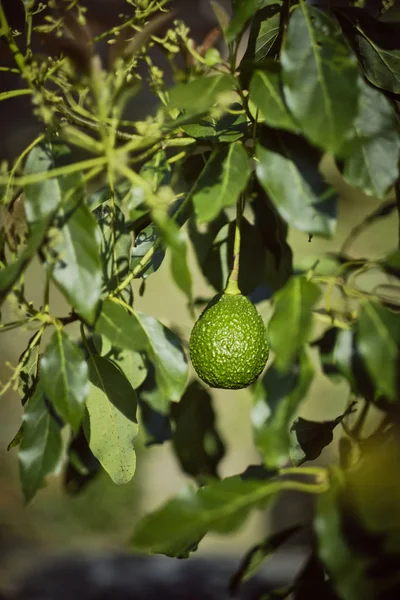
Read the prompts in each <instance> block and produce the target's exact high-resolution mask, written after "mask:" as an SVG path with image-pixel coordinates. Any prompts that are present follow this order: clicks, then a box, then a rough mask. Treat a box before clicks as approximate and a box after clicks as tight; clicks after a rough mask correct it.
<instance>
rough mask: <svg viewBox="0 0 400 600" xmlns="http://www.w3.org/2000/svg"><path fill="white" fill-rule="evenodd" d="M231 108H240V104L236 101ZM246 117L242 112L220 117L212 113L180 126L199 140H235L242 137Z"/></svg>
mask: <svg viewBox="0 0 400 600" xmlns="http://www.w3.org/2000/svg"><path fill="white" fill-rule="evenodd" d="M231 109H233V110H242V111H243V109H242V106H241V105H240V104H238V103H237V102H236V103H235V104H233V105H232V106H231ZM246 124H247V119H246V115H245V114H244V112H242V114H239V115H237V114H231V113H228V114H225V115H222V117H214V116H212V115H208V116H203V117H199V118H197V119H193V123H188V124H185V125H183V126H182V129H183V131H184V132H185V133H187V134H188V135H190V136H191V137H194V138H196V139H200V140H207V141H210V142H214V143H215V142H220V143H222V142H236V141H237V140H239V139H240V138H242V137H243V135H244V132H245V131H246Z"/></svg>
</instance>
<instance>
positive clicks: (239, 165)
mask: <svg viewBox="0 0 400 600" xmlns="http://www.w3.org/2000/svg"><path fill="white" fill-rule="evenodd" d="M249 177H250V164H249V159H248V156H247V153H246V151H245V150H244V148H243V146H242V145H241V143H240V142H234V143H233V144H229V145H228V146H227V147H223V148H221V149H217V150H215V152H213V153H212V155H211V157H210V158H209V160H208V162H207V165H206V167H205V168H204V170H203V172H202V174H201V175H200V177H199V179H198V180H197V182H196V187H195V191H194V195H193V204H194V207H195V211H196V215H197V218H198V221H199V223H207V222H208V221H212V220H213V219H215V218H216V217H217V216H218V214H219V213H220V212H221V210H222V209H223V208H225V207H227V206H231V205H232V204H235V202H237V200H238V198H239V196H240V194H241V192H243V190H244V188H245V187H246V184H247V181H248V179H249Z"/></svg>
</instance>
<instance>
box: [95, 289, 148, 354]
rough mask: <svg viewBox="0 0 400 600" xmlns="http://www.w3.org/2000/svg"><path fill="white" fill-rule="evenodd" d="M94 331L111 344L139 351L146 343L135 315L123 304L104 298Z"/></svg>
mask: <svg viewBox="0 0 400 600" xmlns="http://www.w3.org/2000/svg"><path fill="white" fill-rule="evenodd" d="M96 332H97V333H100V334H101V335H103V336H105V337H106V338H107V339H108V340H109V342H110V344H111V345H112V346H117V348H125V349H126V350H132V351H140V350H144V349H145V348H146V345H147V338H146V335H145V332H144V331H143V329H142V327H141V326H140V324H139V322H138V319H137V317H135V316H134V315H132V314H131V313H128V312H127V311H126V310H125V308H124V307H123V306H121V305H120V304H118V303H117V302H113V301H112V300H105V301H104V302H103V305H102V309H101V313H100V316H99V318H98V320H97V323H96Z"/></svg>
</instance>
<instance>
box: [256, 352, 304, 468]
mask: <svg viewBox="0 0 400 600" xmlns="http://www.w3.org/2000/svg"><path fill="white" fill-rule="evenodd" d="M313 375H314V369H313V365H312V362H311V360H310V358H309V356H308V354H307V353H306V352H304V351H303V352H302V353H301V354H300V357H299V361H298V362H297V363H296V364H295V365H294V366H293V368H292V371H291V372H289V373H288V372H286V373H281V372H280V371H278V370H277V369H276V368H275V366H274V365H272V366H271V367H270V368H269V369H268V371H267V372H266V374H265V375H264V377H263V379H262V380H260V381H259V382H258V383H257V385H256V388H255V398H254V401H255V404H254V408H253V410H252V422H253V428H254V438H255V444H256V446H257V449H258V451H259V452H260V453H261V455H262V458H263V461H264V464H265V466H266V467H267V468H269V469H273V468H280V467H283V466H284V465H285V464H286V463H287V462H288V460H289V456H290V445H291V440H290V433H289V427H290V424H291V423H292V421H293V418H294V416H295V414H296V412H297V410H298V407H299V404H300V402H301V401H302V400H303V398H304V397H305V396H306V394H307V392H308V389H309V387H310V384H311V381H312V378H313Z"/></svg>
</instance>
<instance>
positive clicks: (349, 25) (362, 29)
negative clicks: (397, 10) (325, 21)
mask: <svg viewBox="0 0 400 600" xmlns="http://www.w3.org/2000/svg"><path fill="white" fill-rule="evenodd" d="M335 16H336V17H337V19H338V21H339V23H340V25H341V27H342V30H343V33H344V34H345V36H346V37H347V39H348V40H349V42H350V44H351V46H352V48H353V50H354V52H355V54H356V55H357V58H358V60H359V62H360V64H361V66H362V68H363V70H364V73H365V76H366V77H367V79H369V81H370V82H371V83H372V84H373V85H375V86H376V87H378V88H383V89H384V90H387V91H389V92H392V93H394V94H400V45H399V25H398V23H383V22H381V21H378V20H377V19H374V18H373V17H371V16H370V15H369V14H368V13H367V12H366V11H365V10H362V9H359V8H340V9H337V10H336V11H335Z"/></svg>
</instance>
